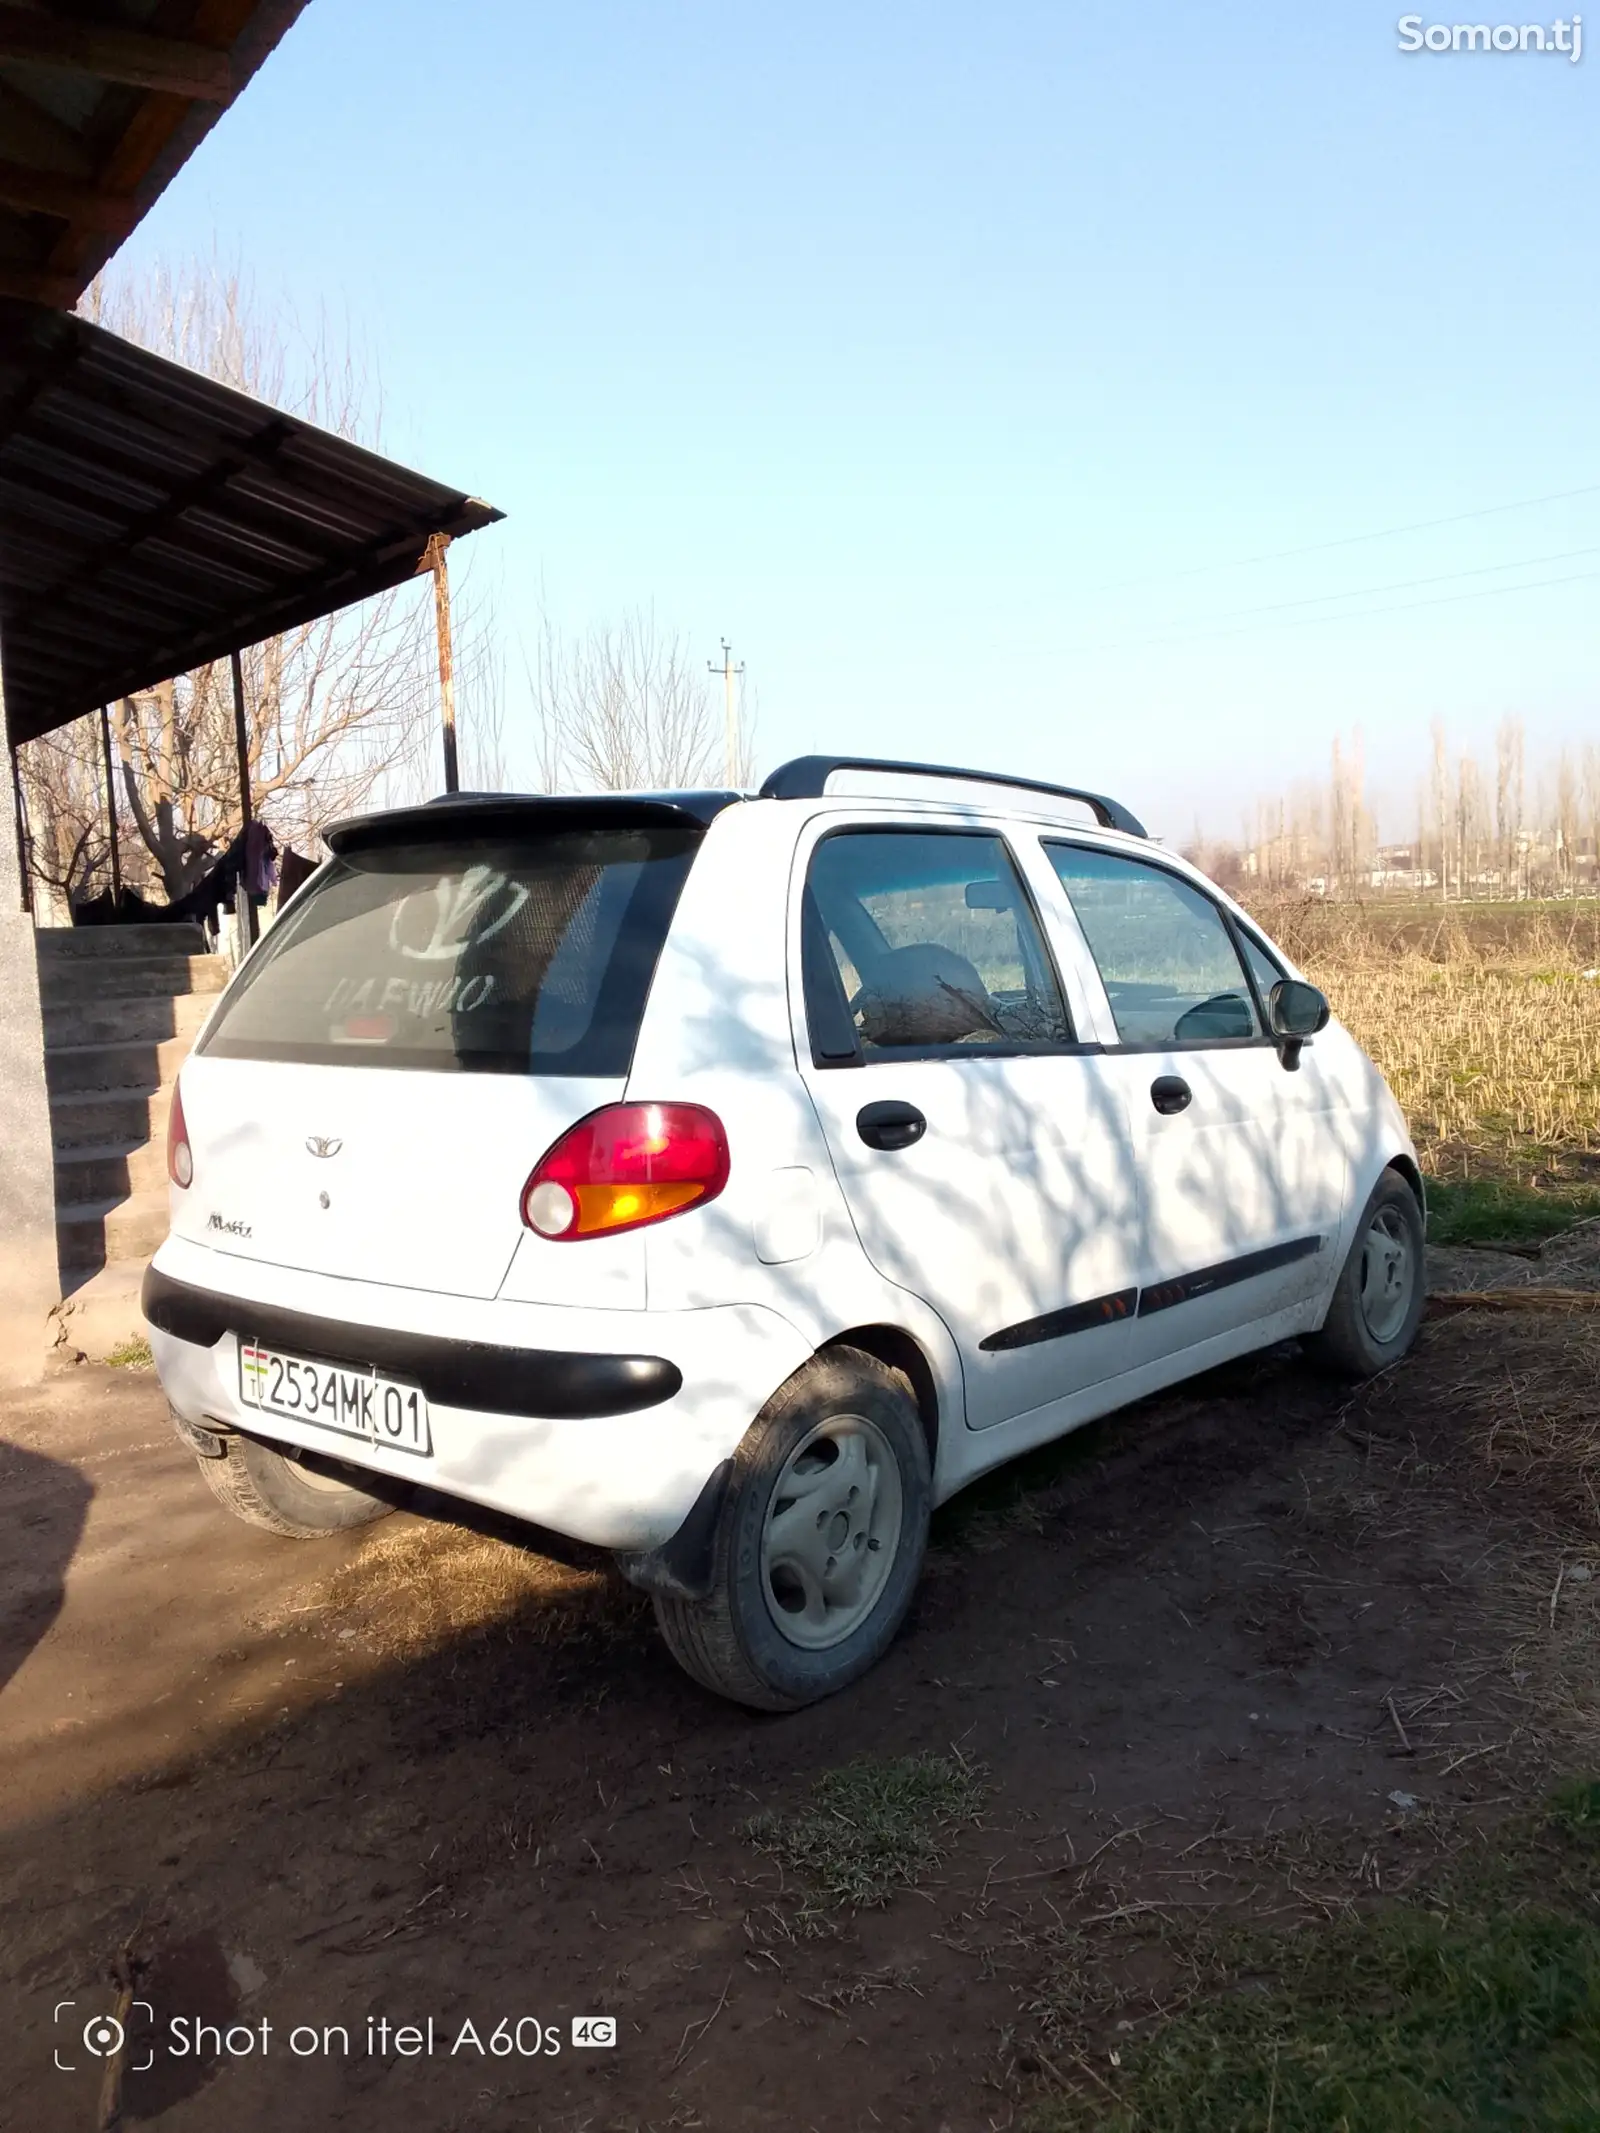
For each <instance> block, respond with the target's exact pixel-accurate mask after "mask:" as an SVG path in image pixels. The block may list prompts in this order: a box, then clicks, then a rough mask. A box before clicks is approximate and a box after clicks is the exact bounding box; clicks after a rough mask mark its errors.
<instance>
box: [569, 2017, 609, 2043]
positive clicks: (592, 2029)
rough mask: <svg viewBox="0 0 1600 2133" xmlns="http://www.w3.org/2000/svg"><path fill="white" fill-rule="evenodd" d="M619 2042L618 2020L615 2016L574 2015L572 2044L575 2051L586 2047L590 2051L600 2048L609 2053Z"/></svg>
mask: <svg viewBox="0 0 1600 2133" xmlns="http://www.w3.org/2000/svg"><path fill="white" fill-rule="evenodd" d="M616 2041H617V2018H616V2016H615V2015H574V2016H573V2018H572V2044H573V2049H574V2050H575V2051H581V2050H582V2049H583V2048H584V2047H585V2046H588V2048H589V2049H590V2050H594V2049H596V2048H599V2049H601V2050H605V2051H609V2050H610V2049H611V2047H612V2045H614V2044H615V2043H616Z"/></svg>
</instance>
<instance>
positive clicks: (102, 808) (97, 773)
mask: <svg viewBox="0 0 1600 2133" xmlns="http://www.w3.org/2000/svg"><path fill="white" fill-rule="evenodd" d="M17 769H18V772H19V774H20V776H21V779H22V793H23V806H24V808H25V810H26V815H27V823H28V860H29V867H30V871H31V873H32V875H33V880H34V885H35V888H36V889H38V890H41V891H43V892H44V894H45V895H46V896H47V897H48V898H49V899H50V900H51V902H53V903H55V904H56V905H57V906H59V907H60V908H61V909H62V910H63V911H65V910H66V909H67V908H68V907H69V906H70V905H71V904H72V902H73V901H74V900H75V899H76V898H78V897H80V896H82V895H84V894H86V893H87V892H88V891H89V890H90V889H91V888H92V887H94V886H95V885H96V884H97V883H98V881H99V879H100V875H101V870H102V868H103V867H104V865H105V861H106V855H107V853H108V851H109V850H110V827H109V822H108V818H107V813H106V781H105V766H104V762H103V759H102V753H101V746H100V732H99V721H98V720H89V719H77V720H75V721H74V722H73V723H72V724H71V725H70V726H63V727H61V728H60V729H59V730H58V731H57V732H55V733H47V734H44V735H42V736H41V737H40V738H39V739H38V740H35V741H27V742H25V743H24V744H23V746H22V747H21V748H20V749H19V750H18V751H17Z"/></svg>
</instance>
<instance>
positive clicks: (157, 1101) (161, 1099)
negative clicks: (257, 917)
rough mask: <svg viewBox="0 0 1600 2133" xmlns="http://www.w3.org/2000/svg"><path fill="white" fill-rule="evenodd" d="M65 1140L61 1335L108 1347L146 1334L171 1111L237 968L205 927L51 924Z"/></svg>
mask: <svg viewBox="0 0 1600 2133" xmlns="http://www.w3.org/2000/svg"><path fill="white" fill-rule="evenodd" d="M36 941H37V945H38V951H39V994H40V1004H41V1007H42V1009H43V1014H44V1040H45V1053H44V1063H45V1080H46V1083H47V1084H48V1087H49V1091H50V1123H51V1131H52V1137H53V1140H54V1143H55V1176H56V1249H57V1256H58V1258H59V1262H60V1270H61V1295H62V1303H61V1307H60V1310H59V1312H58V1313H57V1318H58V1321H59V1324H60V1338H61V1340H62V1341H63V1343H64V1344H65V1345H67V1346H69V1347H73V1348H78V1349H81V1350H82V1351H83V1352H84V1353H85V1354H89V1355H104V1354H107V1353H109V1352H110V1351H111V1349H113V1348H115V1347H117V1346H119V1345H121V1343H123V1342H124V1341H128V1340H132V1339H136V1338H139V1337H141V1336H142V1334H143V1330H144V1322H143V1319H142V1318H141V1316H140V1313H139V1303H138V1297H139V1283H140V1281H141V1280H142V1278H143V1275H144V1269H145V1265H146V1263H147V1261H148V1260H149V1258H150V1255H151V1253H152V1252H154V1250H155V1249H156V1247H157V1245H159V1244H160V1242H161V1240H162V1238H163V1237H164V1236H165V1235H166V1233H167V1158H166V1135H167V1112H168V1110H169V1108H170V1106H171V1103H172V1089H173V1084H174V1083H175V1081H176V1079H177V1074H178V1068H179V1067H180V1066H181V1065H182V1064H183V1061H184V1059H185V1058H186V1057H187V1055H188V1051H189V1046H190V1045H191V1043H192V1042H193V1041H194V1037H195V1033H196V1031H197V1030H198V1029H199V1027H200V1025H201V1023H202V1022H203V1021H204V1020H205V1018H206V1016H207V1014H208V1013H209V1012H210V1010H211V1005H212V1001H213V998H214V996H215V995H216V994H217V993H218V992H220V991H221V990H222V987H223V986H224V985H225V984H226V983H227V981H228V977H229V969H228V965H227V963H226V961H225V960H224V958H223V957H221V956H217V955H208V954H207V953H206V952H205V937H204V935H203V934H202V933H201V931H200V929H199V927H198V926H186V925H168V926H159V925H158V926H83V927H47V928H41V930H40V931H39V933H38V934H37V935H36Z"/></svg>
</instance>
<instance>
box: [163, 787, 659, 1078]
mask: <svg viewBox="0 0 1600 2133" xmlns="http://www.w3.org/2000/svg"><path fill="white" fill-rule="evenodd" d="M698 834H699V833H698V831H690V830H681V829H678V828H676V827H672V828H649V829H633V828H617V829H585V830H577V831H565V830H562V831H554V832H545V833H542V834H541V833H540V832H539V831H537V830H530V831H529V833H528V834H527V835H526V836H518V837H514V838H505V837H496V838H484V837H473V838H466V837H462V838H452V839H450V840H449V841H440V842H439V843H436V844H432V843H422V842H418V843H414V844H408V845H405V846H403V847H395V846H380V847H378V848H376V849H370V850H358V851H354V852H351V853H349V854H348V855H344V856H341V857H339V858H336V859H335V860H334V862H333V864H332V865H331V866H330V867H329V869H328V871H327V872H326V874H324V875H323V877H322V878H321V880H320V881H319V882H318V883H317V884H316V885H315V887H313V888H310V889H307V890H305V891H303V892H302V894H301V895H300V896H298V897H296V899H295V900H294V902H293V903H292V904H290V906H289V907H288V909H287V910H286V911H285V912H284V914H283V916H282V918H280V919H279V920H278V922H277V924H276V925H275V926H274V927H273V928H272V931H271V932H270V933H269V934H268V935H267V937H266V939H265V941H264V942H263V943H262V946H261V951H260V953H259V954H258V955H257V956H256V957H255V958H254V959H253V960H252V962H251V963H250V965H249V967H248V969H247V970H246V971H245V973H244V975H243V977H242V978H241V979H240V982H239V984H238V985H237V986H236V987H235V989H234V991H233V993H232V994H231V995H230V997H229V999H228V1002H227V1004H226V1006H225V1007H224V1008H223V1010H222V1012H221V1014H220V1016H219V1017H218V1019H217V1020H216V1021H215V1022H214V1023H213V1024H212V1026H211V1028H210V1030H208V1032H207V1033H206V1036H205V1039H204V1042H203V1045H202V1049H203V1050H204V1051H205V1052H207V1053H211V1054H214V1055H215V1056H217V1057H218V1058H223V1059H276V1060H284V1061H293V1062H299V1063H305V1064H313V1065H323V1066H348V1067H362V1066H367V1067H373V1066H377V1067H403V1068H412V1069H420V1070H423V1071H428V1072H433V1073H480V1074H482V1073H501V1074H585V1075H590V1074H602V1075H618V1074H625V1073H626V1072H627V1070H628V1063H629V1060H630V1059H631V1058H632V1055H633V1046H634V1040H635V1038H636V1037H637V1035H638V1031H639V1023H640V1019H641V1017H642V1015H643V1011H644V1000H645V994H646V991H647V990H648V988H649V984H650V978H651V975H652V973H653V972H654V969H655V965H656V959H657V957H658V956H659V955H660V952H661V946H662V943H663V941H664V940H665V939H666V933H667V926H668V924H669V922H670V920H671V917H672V912H673V909H674V907H675V905H676V903H677V899H678V892H679V890H680V889H681V887H682V885H683V881H684V877H685V875H686V874H687V872H688V868H689V863H690V860H691V859H692V857H693V854H694V848H695V845H696V843H697V841H698Z"/></svg>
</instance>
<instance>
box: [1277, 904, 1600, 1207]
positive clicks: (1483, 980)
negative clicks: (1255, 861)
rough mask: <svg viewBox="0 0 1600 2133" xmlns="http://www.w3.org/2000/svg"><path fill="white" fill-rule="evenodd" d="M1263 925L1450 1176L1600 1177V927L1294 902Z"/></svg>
mask: <svg viewBox="0 0 1600 2133" xmlns="http://www.w3.org/2000/svg"><path fill="white" fill-rule="evenodd" d="M1259 916H1260V918H1261V920H1262V923H1263V924H1264V925H1265V926H1266V927H1267V928H1268V930H1269V931H1270V932H1272V933H1273V934H1274V935H1275V937H1276V938H1277V939H1278V940H1280V941H1281V942H1282V944H1283V946H1284V948H1285V949H1286V950H1287V951H1288V953H1289V954H1290V955H1292V956H1293V957H1294V958H1295V959H1296V960H1297V961H1298V962H1300V963H1301V964H1302V965H1303V967H1304V968H1305V970H1306V971H1307V973H1308V974H1309V975H1310V977H1311V978H1312V979H1313V980H1314V981H1315V982H1316V983H1317V984H1319V985H1321V986H1322V988H1323V990H1324V991H1325V992H1326V993H1327V994H1328V996H1329V998H1330V999H1331V1000H1332V1002H1333V1005H1334V1011H1335V1013H1336V1014H1337V1015H1338V1016H1339V1017H1340V1019H1341V1020H1342V1021H1343V1022H1344V1023H1345V1024H1346V1026H1347V1027H1348V1028H1349V1029H1350V1030H1351V1032H1352V1033H1353V1034H1354V1036H1355V1037H1356V1038H1357V1039H1358V1040H1359V1042H1360V1043H1361V1044H1363V1045H1364V1046H1365V1047H1366V1049H1367V1050H1368V1051H1369V1052H1370V1053H1371V1054H1372V1056H1373V1058H1374V1059H1376V1061H1377V1062H1378V1064H1379V1066H1380V1067H1382V1069H1383V1071H1384V1073H1385V1075H1386V1076H1387V1077H1388V1081H1389V1084H1390V1086H1391V1088H1392V1089H1393V1090H1394V1092H1395V1095H1396V1096H1397V1097H1398V1099H1399V1101H1400V1103H1401V1105H1402V1107H1403V1108H1404V1110H1405V1113H1406V1116H1407V1118H1408V1119H1409V1120H1410V1123H1411V1131H1412V1135H1413V1137H1414V1139H1415V1141H1416V1143H1417V1150H1418V1153H1419V1155H1420V1156H1421V1158H1422V1162H1423V1166H1424V1168H1425V1169H1427V1170H1428V1171H1430V1172H1431V1173H1432V1174H1433V1175H1435V1176H1438V1177H1441V1178H1485V1177H1503V1178H1513V1179H1521V1180H1524V1181H1526V1182H1530V1183H1532V1182H1535V1181H1547V1182H1548V1181H1549V1180H1551V1179H1552V1178H1560V1177H1573V1178H1578V1177H1582V1176H1584V1175H1586V1174H1587V1175H1589V1176H1592V1177H1593V1178H1594V1181H1595V1182H1596V1183H1600V1172H1596V1171H1595V1170H1593V1168H1592V1165H1591V1164H1590V1163H1589V1162H1587V1161H1586V1160H1585V1159H1588V1158H1595V1157H1597V1156H1600V979H1596V978H1594V977H1586V976H1584V974H1583V973H1584V972H1585V971H1592V970H1594V969H1595V968H1596V966H1597V965H1600V914H1597V913H1596V912H1594V911H1593V910H1591V909H1589V908H1580V909H1579V910H1577V911H1573V910H1569V909H1562V908H1559V907H1558V908H1556V909H1552V908H1551V907H1549V906H1543V905H1524V906H1522V907H1520V908H1518V907H1515V906H1512V907H1505V906H1488V907H1485V908H1484V909H1482V910H1477V911H1475V910H1474V909H1473V907H1471V906H1468V907H1466V908H1465V909H1463V908H1462V907H1460V906H1457V907H1454V908H1453V909H1452V910H1451V911H1450V912H1449V913H1447V914H1437V913H1427V912H1419V911H1418V910H1417V909H1416V908H1415V907H1412V908H1410V909H1405V908H1399V909H1397V908H1396V907H1394V906H1367V905H1360V904H1342V905H1341V904H1331V905H1323V904H1310V905H1307V904H1294V905H1278V906H1273V907H1268V906H1266V905H1262V906H1261V907H1260V910H1259Z"/></svg>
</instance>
